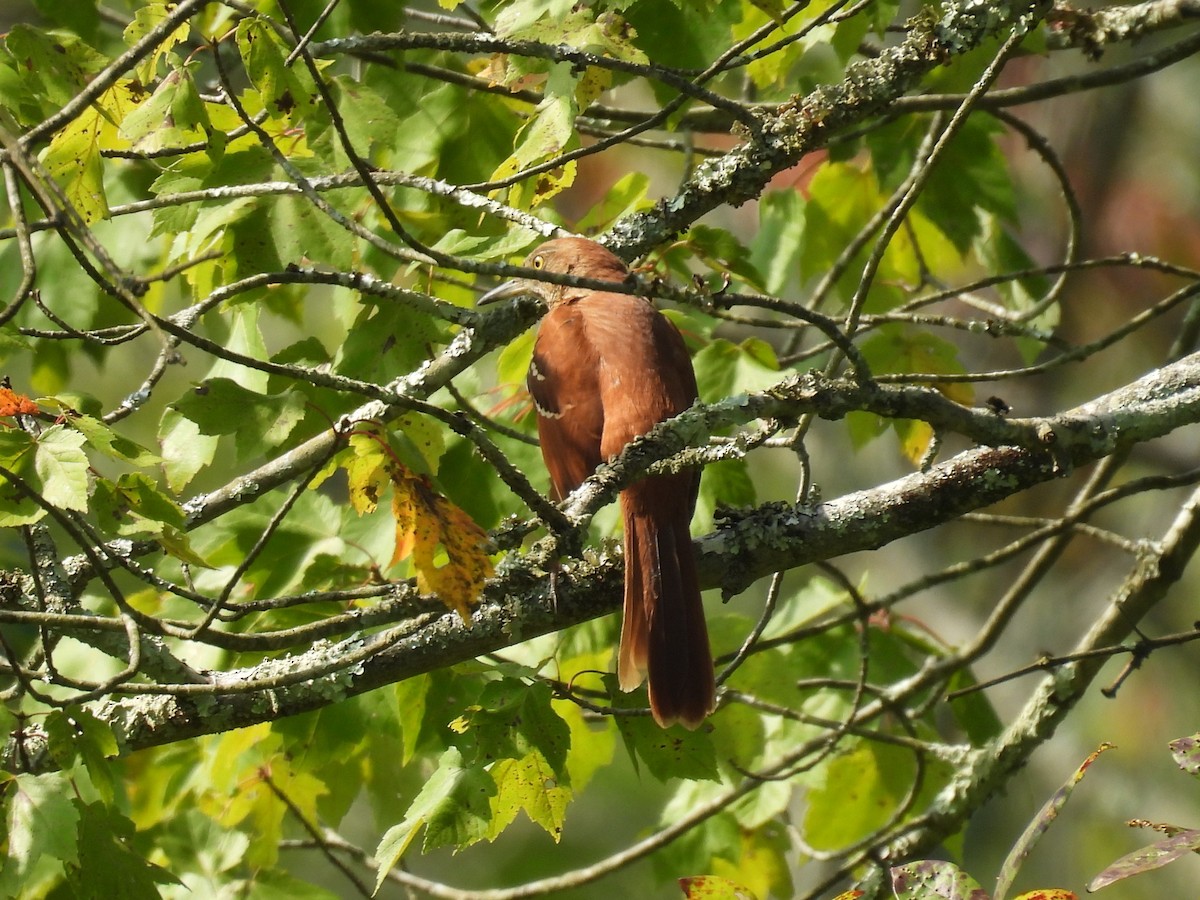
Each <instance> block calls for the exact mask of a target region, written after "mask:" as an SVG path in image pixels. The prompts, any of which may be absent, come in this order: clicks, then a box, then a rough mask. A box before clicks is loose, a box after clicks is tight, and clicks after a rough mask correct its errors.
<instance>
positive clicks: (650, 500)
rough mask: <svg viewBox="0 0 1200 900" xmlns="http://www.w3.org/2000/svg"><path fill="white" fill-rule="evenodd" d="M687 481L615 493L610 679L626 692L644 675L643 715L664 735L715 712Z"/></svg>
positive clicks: (651, 481)
mask: <svg viewBox="0 0 1200 900" xmlns="http://www.w3.org/2000/svg"><path fill="white" fill-rule="evenodd" d="M694 485H695V478H694V476H692V475H690V474H684V475H659V476H655V477H652V478H648V479H645V480H643V481H639V482H637V483H635V484H632V485H630V486H629V487H628V488H626V489H625V490H624V491H622V493H621V512H622V514H623V517H624V520H625V615H624V620H623V622H622V625H621V649H620V655H619V660H618V665H617V676H618V680H619V682H620V685H621V690H624V691H631V690H633V689H634V688H636V687H637V686H638V685H640V684H641V683H642V679H643V678H645V677H646V676H647V675H648V676H649V681H650V709H651V712H653V714H654V720H655V721H656V722H658V724H659V725H661V726H662V727H664V728H666V727H667V726H669V725H672V724H674V723H675V722H679V723H681V724H682V725H684V726H685V727H686V728H696V727H698V726H699V725H700V723H701V722H703V721H704V718H705V716H707V715H708V714H709V713H710V712H712V711H713V709H714V708H715V707H716V684H715V682H714V679H713V661H712V653H711V652H710V650H709V647H708V628H707V627H706V626H705V623H704V607H703V605H702V603H701V600H700V586H699V582H698V580H697V577H696V557H695V554H694V553H693V551H692V539H691V534H690V533H689V530H688V524H689V521H690V519H691V510H692V506H693V505H694V500H693V499H692V498H694V496H695V488H694Z"/></svg>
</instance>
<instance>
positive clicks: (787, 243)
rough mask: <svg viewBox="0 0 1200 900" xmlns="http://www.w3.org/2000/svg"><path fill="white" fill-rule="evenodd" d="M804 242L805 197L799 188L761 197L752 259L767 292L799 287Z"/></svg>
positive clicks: (775, 293)
mask: <svg viewBox="0 0 1200 900" xmlns="http://www.w3.org/2000/svg"><path fill="white" fill-rule="evenodd" d="M803 241H804V197H803V194H800V192H799V191H794V190H792V191H768V192H767V193H764V194H763V196H762V198H761V199H760V200H758V233H757V234H756V235H755V238H754V244H752V245H751V254H750V259H751V260H752V262H754V264H755V268H756V269H757V270H758V271H761V272H762V274H763V280H764V287H766V289H767V293H768V294H774V295H776V296H778V295H780V294H782V293H784V292H785V290H794V289H796V288H797V287H798V286H799V274H800V247H802V246H803Z"/></svg>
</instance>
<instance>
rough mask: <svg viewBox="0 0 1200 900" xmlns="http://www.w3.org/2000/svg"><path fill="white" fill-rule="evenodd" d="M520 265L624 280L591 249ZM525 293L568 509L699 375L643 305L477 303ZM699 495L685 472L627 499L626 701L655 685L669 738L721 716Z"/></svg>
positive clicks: (548, 431)
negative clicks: (696, 549) (698, 523)
mask: <svg viewBox="0 0 1200 900" xmlns="http://www.w3.org/2000/svg"><path fill="white" fill-rule="evenodd" d="M525 265H526V266H528V267H529V268H531V269H541V270H543V271H546V272H557V273H559V274H563V275H576V276H579V277H581V278H593V279H596V280H598V281H612V282H622V281H624V280H625V279H626V278H628V277H629V270H628V269H627V268H626V267H625V264H624V263H623V262H621V260H619V259H618V258H617V257H616V256H614V255H613V254H612V253H610V252H609V251H608V250H606V249H605V248H604V247H601V246H600V245H599V244H597V243H595V242H594V241H589V240H585V239H584V238H575V237H568V238H558V239H556V240H552V241H548V242H546V243H545V244H542V245H541V246H540V247H538V248H537V249H536V250H534V251H533V252H532V253H531V254H529V256H528V257H527V258H526V260H525ZM529 294H532V295H536V296H539V297H541V298H542V299H543V300H545V302H546V305H547V306H548V307H549V312H548V313H547V314H546V317H545V318H544V319H542V322H541V325H540V326H539V327H538V333H537V342H536V343H535V344H534V348H533V361H532V362H531V363H530V365H529V375H528V377H527V378H526V384H527V385H528V387H529V393H530V394H532V395H533V404H534V407H535V408H536V409H537V426H538V437H539V438H540V439H541V445H542V458H543V459H545V461H546V468H547V469H549V470H550V483H551V485H552V487H553V491H554V498H555V499H556V500H562V499H563V498H565V497H566V496H567V495H568V494H569V493H571V491H573V490H574V489H575V488H577V487H578V486H579V485H580V484H581V483H582V482H583V480H584V479H585V478H587V477H588V476H589V475H591V474H592V472H594V471H595V469H596V467H597V466H599V465H600V463H602V462H605V461H607V460H611V459H613V458H614V457H615V456H617V455H618V454H619V453H620V452H621V451H622V450H623V449H625V445H626V444H628V443H629V442H630V441H632V440H633V439H634V438H636V437H640V436H641V435H643V434H645V433H646V432H647V431H649V430H650V429H651V428H653V427H654V426H655V425H656V424H658V423H659V422H661V421H663V420H664V419H669V418H670V417H671V416H674V415H676V414H677V413H680V412H682V411H683V410H685V409H687V408H688V407H689V406H691V405H692V404H693V403H694V402H695V400H696V375H695V373H694V372H693V371H692V361H691V359H690V358H689V356H688V352H687V347H686V346H685V345H684V343H683V338H682V336H680V334H679V331H678V330H677V329H676V328H675V326H674V325H672V324H671V323H670V322H669V321H668V320H667V319H666V318H665V317H664V316H663V315H662V314H661V313H659V312H658V311H657V310H656V309H655V308H654V307H653V305H651V303H650V302H649V301H648V300H646V299H644V298H641V297H634V296H632V295H630V294H617V293H610V292H607V291H596V290H591V289H588V288H581V287H569V286H566V285H561V284H552V283H550V282H548V281H538V280H536V279H520V280H517V281H510V282H508V283H506V284H503V285H501V286H500V287H498V288H495V289H493V290H491V291H489V292H488V293H487V294H485V295H484V296H483V297H481V298H480V299H479V302H480V303H491V302H494V301H496V300H501V299H504V298H506V297H515V296H518V295H529ZM699 486H700V476H699V473H697V472H684V473H680V474H677V475H652V476H650V477H648V478H643V479H641V480H640V481H636V482H634V483H633V484H631V485H629V487H627V488H625V490H623V491H621V514H622V518H623V519H624V524H625V612H624V620H623V622H622V625H621V649H620V654H619V662H618V666H617V676H618V681H619V682H620V685H621V690H624V691H631V690H634V689H635V688H636V687H637V686H638V685H639V684H641V683H642V680H643V679H644V678H646V677H647V675H648V676H649V682H650V684H649V688H650V709H651V711H652V712H653V714H654V720H655V721H656V722H658V724H659V725H661V726H662V727H664V728H666V727H667V726H669V725H671V724H673V723H675V722H679V723H681V724H683V725H684V726H686V727H688V728H696V727H697V726H698V725H699V724H700V723H701V722H703V721H704V717H705V716H707V715H708V714H709V713H710V712H712V711H713V709H714V707H715V706H716V687H715V683H714V680H713V662H712V654H711V653H710V652H709V648H708V629H707V628H706V627H705V624H704V608H703V606H702V605H701V602H700V587H699V584H698V582H697V578H696V559H695V555H694V553H693V551H692V539H691V534H690V532H689V523H690V522H691V518H692V512H693V510H694V509H695V507H696V492H697V490H698V489H699Z"/></svg>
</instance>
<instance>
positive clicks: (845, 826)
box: [804, 743, 916, 850]
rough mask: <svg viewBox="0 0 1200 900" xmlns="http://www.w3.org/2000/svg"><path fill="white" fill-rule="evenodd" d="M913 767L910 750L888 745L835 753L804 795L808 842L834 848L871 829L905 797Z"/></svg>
mask: <svg viewBox="0 0 1200 900" xmlns="http://www.w3.org/2000/svg"><path fill="white" fill-rule="evenodd" d="M915 771H916V770H915V763H914V760H913V754H912V752H911V751H910V750H907V749H904V748H900V747H893V746H891V745H888V744H880V743H875V744H860V745H859V746H857V747H855V748H853V749H851V750H849V751H847V752H844V753H841V754H839V755H838V756H836V757H835V758H834V759H832V760H831V761H830V762H829V764H828V765H827V766H826V767H825V771H824V776H825V777H824V781H823V783H821V784H820V785H819V786H817V787H815V788H814V789H812V790H811V791H809V793H808V798H807V799H808V809H807V810H806V811H805V815H804V835H805V839H806V841H807V842H808V843H809V844H810V845H811V846H813V847H816V848H817V849H819V850H836V849H840V848H842V847H846V846H849V845H850V844H853V843H855V842H857V841H858V840H860V839H862V838H864V837H866V836H867V835H869V834H872V833H874V832H875V830H876V829H878V828H880V827H882V826H883V825H885V824H886V823H887V822H888V821H889V819H890V818H891V816H892V814H893V812H894V811H895V809H896V807H897V806H898V805H899V804H900V803H901V802H902V801H903V800H904V798H905V797H906V796H907V794H908V791H909V788H910V787H911V785H912V779H913V777H914V775H915Z"/></svg>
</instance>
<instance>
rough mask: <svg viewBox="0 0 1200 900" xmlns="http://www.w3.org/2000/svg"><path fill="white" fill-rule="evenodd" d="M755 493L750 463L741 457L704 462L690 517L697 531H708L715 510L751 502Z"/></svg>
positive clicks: (750, 503)
mask: <svg viewBox="0 0 1200 900" xmlns="http://www.w3.org/2000/svg"><path fill="white" fill-rule="evenodd" d="M755 496H756V495H755V491H754V482H753V481H752V480H751V479H750V464H749V463H748V462H747V461H746V460H745V459H723V460H720V461H719V462H715V463H711V464H709V465H707V466H705V467H704V474H703V476H702V477H701V479H700V496H699V498H698V500H697V502H696V513H695V515H694V516H693V517H692V521H693V522H695V523H696V525H695V529H696V530H697V531H698V532H699V533H701V534H705V533H707V532H709V531H711V530H712V526H713V516H714V514H715V513H716V512H717V510H719V509H721V508H723V507H734V508H737V507H750V506H753V505H754V501H755Z"/></svg>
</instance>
